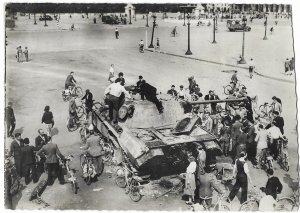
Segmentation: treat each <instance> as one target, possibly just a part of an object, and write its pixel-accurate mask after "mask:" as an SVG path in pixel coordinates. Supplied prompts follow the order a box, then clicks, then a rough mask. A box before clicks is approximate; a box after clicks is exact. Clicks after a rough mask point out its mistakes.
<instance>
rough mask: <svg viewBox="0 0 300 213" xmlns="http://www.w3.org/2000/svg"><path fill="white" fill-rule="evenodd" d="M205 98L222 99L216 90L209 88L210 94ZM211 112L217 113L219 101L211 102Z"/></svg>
mask: <svg viewBox="0 0 300 213" xmlns="http://www.w3.org/2000/svg"><path fill="white" fill-rule="evenodd" d="M204 99H205V100H220V98H219V97H218V96H217V95H215V92H214V91H213V90H209V92H208V94H207V95H205V97H204ZM210 106H211V114H216V113H217V103H211V104H210Z"/></svg>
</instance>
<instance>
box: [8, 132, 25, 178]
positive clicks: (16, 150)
mask: <svg viewBox="0 0 300 213" xmlns="http://www.w3.org/2000/svg"><path fill="white" fill-rule="evenodd" d="M23 146H24V142H23V140H22V138H21V133H16V134H15V139H14V140H13V141H12V142H11V144H10V156H12V157H14V160H15V166H16V170H17V173H18V175H19V176H20V177H22V163H21V162H22V159H21V147H23Z"/></svg>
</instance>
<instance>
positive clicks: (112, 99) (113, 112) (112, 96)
mask: <svg viewBox="0 0 300 213" xmlns="http://www.w3.org/2000/svg"><path fill="white" fill-rule="evenodd" d="M120 83H121V79H117V80H116V81H115V83H112V84H111V85H109V86H108V87H107V88H106V90H105V92H104V94H105V95H106V96H107V98H108V100H109V118H110V121H112V122H113V124H117V123H118V114H119V109H120V107H121V105H120V96H121V94H122V93H124V94H125V96H126V97H127V98H131V96H130V94H129V93H128V92H127V91H126V90H125V88H124V87H123V86H122V85H121V84H120Z"/></svg>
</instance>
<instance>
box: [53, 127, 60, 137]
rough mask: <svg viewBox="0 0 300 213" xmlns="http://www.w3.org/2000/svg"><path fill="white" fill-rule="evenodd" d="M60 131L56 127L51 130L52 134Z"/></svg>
mask: <svg viewBox="0 0 300 213" xmlns="http://www.w3.org/2000/svg"><path fill="white" fill-rule="evenodd" d="M58 133H59V130H58V129H57V128H56V127H55V128H53V129H52V131H51V136H54V135H58Z"/></svg>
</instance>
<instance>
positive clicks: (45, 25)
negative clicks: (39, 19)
mask: <svg viewBox="0 0 300 213" xmlns="http://www.w3.org/2000/svg"><path fill="white" fill-rule="evenodd" d="M44 19H45V24H44V27H48V25H47V20H46V13H44Z"/></svg>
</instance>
